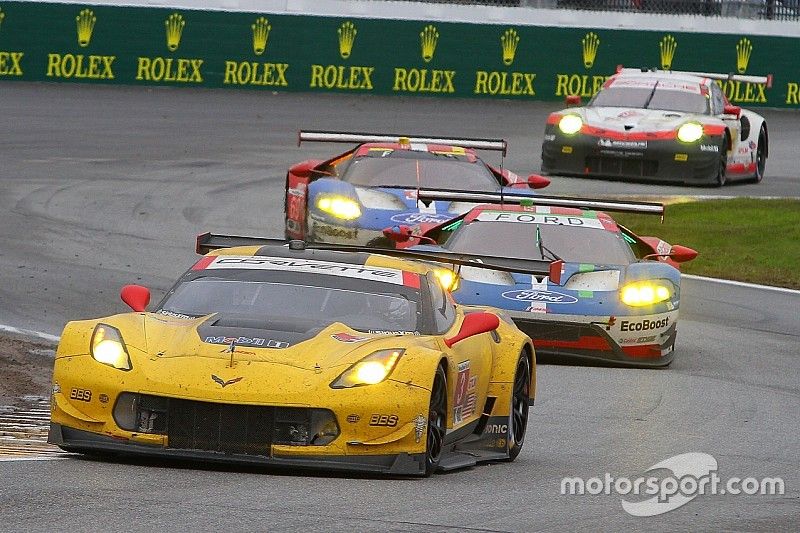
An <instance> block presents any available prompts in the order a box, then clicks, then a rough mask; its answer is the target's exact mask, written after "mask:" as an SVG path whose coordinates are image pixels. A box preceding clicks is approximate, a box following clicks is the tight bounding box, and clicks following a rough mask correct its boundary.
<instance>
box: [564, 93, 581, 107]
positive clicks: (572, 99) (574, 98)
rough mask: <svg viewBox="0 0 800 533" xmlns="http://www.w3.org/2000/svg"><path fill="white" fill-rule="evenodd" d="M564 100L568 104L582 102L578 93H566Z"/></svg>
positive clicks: (572, 104) (579, 103)
mask: <svg viewBox="0 0 800 533" xmlns="http://www.w3.org/2000/svg"><path fill="white" fill-rule="evenodd" d="M564 101H565V102H566V103H567V105H568V106H574V105H581V104H582V103H583V100H581V95H579V94H568V95H567V97H566V98H564Z"/></svg>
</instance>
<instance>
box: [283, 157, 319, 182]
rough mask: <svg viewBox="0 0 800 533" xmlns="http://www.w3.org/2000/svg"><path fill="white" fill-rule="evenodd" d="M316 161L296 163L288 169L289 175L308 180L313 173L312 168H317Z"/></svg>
mask: <svg viewBox="0 0 800 533" xmlns="http://www.w3.org/2000/svg"><path fill="white" fill-rule="evenodd" d="M316 163H317V162H316V161H303V162H302V163H297V164H296V165H294V166H292V167H291V168H290V169H289V173H290V174H294V175H295V176H297V177H298V178H310V177H311V174H313V173H314V167H316V166H317V164H316Z"/></svg>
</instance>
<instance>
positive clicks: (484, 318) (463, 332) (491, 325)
mask: <svg viewBox="0 0 800 533" xmlns="http://www.w3.org/2000/svg"><path fill="white" fill-rule="evenodd" d="M499 326H500V319H499V318H497V315H495V314H492V313H470V314H468V315H466V316H465V317H464V322H462V323H461V329H459V330H458V333H456V335H455V336H453V337H450V338H449V339H445V340H444V343H445V344H446V345H447V347H448V348H452V347H453V345H454V344H455V343H457V342H459V341H463V340H464V339H468V338H469V337H473V336H475V335H480V334H481V333H486V332H487V331H494V330H496V329H497V328H498V327H499Z"/></svg>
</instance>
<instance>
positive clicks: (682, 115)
mask: <svg viewBox="0 0 800 533" xmlns="http://www.w3.org/2000/svg"><path fill="white" fill-rule="evenodd" d="M722 80H734V81H741V82H746V83H748V84H751V85H752V86H754V87H756V88H758V89H759V90H763V87H764V86H767V85H769V84H771V81H772V78H771V77H760V76H738V75H727V74H711V73H701V72H677V71H661V70H644V69H630V68H623V69H620V70H619V71H618V72H617V73H616V74H614V75H613V76H611V77H610V78H609V79H608V80H607V81H606V82H605V84H604V85H603V87H602V88H601V89H600V91H599V92H598V93H597V94H596V95H595V96H594V97H593V98H592V99H591V100H590V101H589V103H588V104H586V106H584V107H570V108H567V109H563V110H561V111H558V112H555V113H551V114H550V116H549V117H548V119H547V125H546V126H545V133H544V141H543V142H542V171H543V172H544V173H546V174H563V175H573V176H585V177H595V176H596V177H610V178H620V179H634V180H654V181H662V182H683V183H687V184H705V185H715V186H722V185H724V184H725V183H726V182H727V181H729V180H749V181H754V182H760V181H761V179H762V178H763V177H764V169H765V166H766V162H767V156H768V155H769V133H768V131H767V123H766V121H765V120H764V118H763V117H761V116H760V115H758V114H756V113H754V112H753V111H749V110H744V109H742V108H740V107H738V106H734V105H730V103H729V102H728V100H727V98H726V97H725V94H724V93H723V91H722V89H721V88H720V85H719V84H718V83H717V81H722ZM567 102H568V103H580V97H578V96H574V97H573V96H570V97H567Z"/></svg>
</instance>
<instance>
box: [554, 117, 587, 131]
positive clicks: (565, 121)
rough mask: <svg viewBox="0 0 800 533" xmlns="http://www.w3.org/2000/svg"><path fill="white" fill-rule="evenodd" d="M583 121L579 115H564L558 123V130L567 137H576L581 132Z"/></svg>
mask: <svg viewBox="0 0 800 533" xmlns="http://www.w3.org/2000/svg"><path fill="white" fill-rule="evenodd" d="M582 126H583V120H581V117H579V116H578V115H564V116H563V117H561V120H559V121H558V129H560V130H561V133H564V134H565V135H574V134H575V133H578V132H579V131H580V130H581V127H582Z"/></svg>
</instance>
